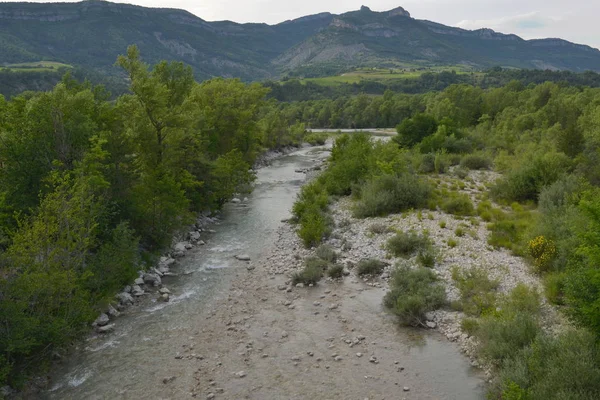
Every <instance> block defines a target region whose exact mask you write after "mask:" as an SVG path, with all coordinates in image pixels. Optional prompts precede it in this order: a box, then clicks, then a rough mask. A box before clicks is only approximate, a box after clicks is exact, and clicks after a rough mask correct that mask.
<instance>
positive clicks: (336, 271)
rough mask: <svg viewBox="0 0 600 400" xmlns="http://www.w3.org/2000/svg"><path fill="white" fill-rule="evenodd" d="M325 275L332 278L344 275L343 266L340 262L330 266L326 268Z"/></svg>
mask: <svg viewBox="0 0 600 400" xmlns="http://www.w3.org/2000/svg"><path fill="white" fill-rule="evenodd" d="M327 276H329V277H330V278H333V279H338V278H341V277H342V276H344V266H343V265H340V264H335V265H332V266H330V267H329V269H328V270H327Z"/></svg>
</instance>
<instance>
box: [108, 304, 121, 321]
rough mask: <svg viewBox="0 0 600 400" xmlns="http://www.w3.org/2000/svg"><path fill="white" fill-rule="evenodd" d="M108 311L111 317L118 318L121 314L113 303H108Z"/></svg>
mask: <svg viewBox="0 0 600 400" xmlns="http://www.w3.org/2000/svg"><path fill="white" fill-rule="evenodd" d="M106 313H107V314H108V316H109V317H110V318H117V317H118V316H119V315H120V313H119V312H118V311H117V310H116V309H115V308H114V307H113V305H112V304H109V305H108V310H106Z"/></svg>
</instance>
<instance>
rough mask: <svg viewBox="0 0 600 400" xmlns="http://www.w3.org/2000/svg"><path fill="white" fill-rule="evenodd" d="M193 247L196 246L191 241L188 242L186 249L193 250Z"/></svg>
mask: <svg viewBox="0 0 600 400" xmlns="http://www.w3.org/2000/svg"><path fill="white" fill-rule="evenodd" d="M193 248H194V245H193V244H191V243H186V244H185V249H186V250H191V249H193Z"/></svg>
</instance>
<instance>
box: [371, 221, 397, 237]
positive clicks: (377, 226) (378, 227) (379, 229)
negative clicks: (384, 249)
mask: <svg viewBox="0 0 600 400" xmlns="http://www.w3.org/2000/svg"><path fill="white" fill-rule="evenodd" d="M391 230H392V229H391V228H390V227H389V226H387V225H386V224H384V223H374V224H371V225H370V226H369V232H371V233H372V234H374V235H381V234H383V233H388V232H391Z"/></svg>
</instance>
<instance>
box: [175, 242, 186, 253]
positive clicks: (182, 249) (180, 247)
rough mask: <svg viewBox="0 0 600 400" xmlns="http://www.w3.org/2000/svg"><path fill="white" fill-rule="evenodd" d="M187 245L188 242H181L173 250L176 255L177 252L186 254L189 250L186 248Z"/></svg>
mask: <svg viewBox="0 0 600 400" xmlns="http://www.w3.org/2000/svg"><path fill="white" fill-rule="evenodd" d="M186 244H187V242H179V243H177V244H176V245H175V246H173V250H175V252H176V253H177V252H183V253H185V252H186V251H187V248H186V247H185V245H186Z"/></svg>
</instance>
